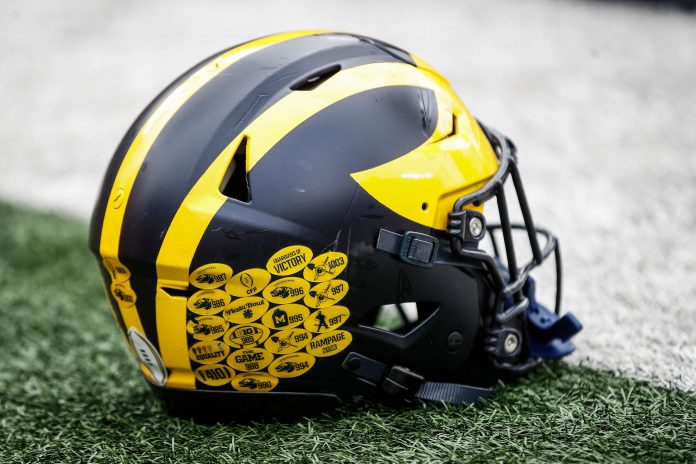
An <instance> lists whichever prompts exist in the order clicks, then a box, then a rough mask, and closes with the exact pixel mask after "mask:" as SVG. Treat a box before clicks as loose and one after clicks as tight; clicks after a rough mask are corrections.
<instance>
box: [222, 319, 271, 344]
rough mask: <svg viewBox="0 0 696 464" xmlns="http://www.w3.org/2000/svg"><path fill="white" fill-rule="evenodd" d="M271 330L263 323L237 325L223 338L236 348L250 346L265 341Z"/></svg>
mask: <svg viewBox="0 0 696 464" xmlns="http://www.w3.org/2000/svg"><path fill="white" fill-rule="evenodd" d="M270 332H271V331H270V330H268V327H265V326H263V325H261V324H254V323H251V324H243V325H235V326H233V327H232V328H231V329H230V330H228V331H227V333H226V334H225V336H224V337H223V340H224V341H225V343H227V344H229V345H232V346H234V347H235V348H250V347H253V346H256V345H260V344H261V343H263V342H264V340H266V338H268V334H269V333H270Z"/></svg>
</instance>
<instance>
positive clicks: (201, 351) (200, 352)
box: [189, 341, 230, 364]
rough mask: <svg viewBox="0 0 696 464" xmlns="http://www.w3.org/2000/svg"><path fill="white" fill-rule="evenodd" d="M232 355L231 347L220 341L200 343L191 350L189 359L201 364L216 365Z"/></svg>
mask: <svg viewBox="0 0 696 464" xmlns="http://www.w3.org/2000/svg"><path fill="white" fill-rule="evenodd" d="M228 354H230V347H229V346H227V345H225V344H224V343H222V342H219V341H205V342H198V343H196V344H195V345H193V346H192V347H191V348H190V349H189V358H191V360H192V361H196V362H197V363H200V364H216V363H219V362H220V361H222V360H223V359H225V358H226V357H227V355H228Z"/></svg>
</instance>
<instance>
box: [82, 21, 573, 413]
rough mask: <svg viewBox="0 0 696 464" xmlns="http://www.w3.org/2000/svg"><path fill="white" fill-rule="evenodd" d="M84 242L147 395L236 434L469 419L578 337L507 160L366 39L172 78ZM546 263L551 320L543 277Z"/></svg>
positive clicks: (408, 69)
mask: <svg viewBox="0 0 696 464" xmlns="http://www.w3.org/2000/svg"><path fill="white" fill-rule="evenodd" d="M507 184H510V186H509V188H508V190H509V191H512V192H513V193H514V194H515V196H516V197H517V199H518V203H519V206H520V208H519V209H520V211H521V217H522V221H521V222H520V223H513V222H512V220H511V215H510V214H509V209H508V200H507V199H508V197H510V194H509V193H508V195H506V189H505V186H506V185H507ZM487 203H494V205H493V206H494V208H488V210H487V212H484V207H486V206H487ZM492 209H497V211H498V213H497V214H492V212H491V210H492ZM491 216H495V217H498V218H499V220H495V217H493V218H491ZM494 222H495V223H494ZM519 236H522V237H523V239H524V240H523V241H522V242H523V243H524V245H525V247H526V248H527V249H528V250H529V251H530V254H531V258H530V259H529V261H528V262H526V263H521V262H519V261H520V258H519V256H518V254H519V252H520V250H519V246H518V247H517V249H516V242H517V244H518V245H519V243H520V240H519V238H518V237H519ZM486 237H487V238H486ZM484 239H485V243H484ZM489 241H490V242H489ZM489 243H490V244H489ZM90 247H91V249H92V251H93V252H94V254H95V255H96V257H97V258H98V261H99V267H100V270H101V274H102V277H103V281H104V285H105V287H106V290H107V297H108V300H109V303H110V306H111V308H112V311H113V315H114V317H115V319H116V321H117V323H118V326H119V328H120V330H121V331H122V333H123V335H124V336H125V338H126V340H127V341H128V346H129V348H130V350H131V352H132V353H133V354H134V356H135V359H136V360H137V362H138V365H139V366H140V370H141V371H142V374H143V375H144V376H145V378H146V379H147V380H148V381H149V383H150V385H152V386H153V388H154V389H155V390H156V391H158V392H159V393H160V394H161V395H162V396H163V397H164V398H165V399H166V400H167V402H168V403H169V404H170V406H173V407H174V408H176V407H177V405H179V406H181V405H188V406H190V407H191V408H194V409H196V408H198V409H206V408H207V410H210V411H213V412H214V413H215V414H219V415H221V416H222V415H226V417H233V416H235V413H237V414H238V415H249V414H251V413H255V412H258V411H263V413H270V414H275V415H283V414H285V413H288V412H290V411H297V412H300V413H306V412H307V411H309V410H315V409H320V408H324V407H327V406H331V405H334V404H338V403H339V402H340V400H341V399H345V398H349V397H351V396H353V395H362V396H377V397H382V398H401V399H405V400H423V401H429V400H430V401H444V402H450V403H458V404H461V403H471V402H474V401H476V400H478V399H480V398H486V397H487V396H489V395H490V394H491V392H492V391H493V389H494V388H495V385H496V383H497V381H498V379H500V378H501V377H502V376H504V375H508V374H519V373H522V372H525V371H528V370H529V369H531V368H532V367H534V366H535V365H537V364H538V363H539V362H540V361H541V360H543V359H555V358H560V357H562V356H565V355H567V354H568V353H570V352H571V351H572V350H573V349H574V347H573V344H572V342H571V341H570V339H571V337H572V336H573V335H575V334H576V333H577V332H578V331H579V330H580V329H581V325H580V323H579V322H578V321H577V319H575V318H574V317H573V316H572V314H570V313H566V314H565V315H563V316H561V314H560V300H561V291H560V288H561V259H560V254H559V249H558V242H557V240H556V238H555V237H554V236H553V235H552V234H551V233H550V232H549V231H547V230H545V229H542V228H538V227H536V226H535V225H534V222H533V220H532V214H531V211H530V208H529V206H528V203H527V200H526V198H525V194H524V190H523V187H522V180H521V176H520V173H519V170H518V167H517V154H516V149H515V146H514V145H513V143H512V142H511V141H510V140H509V139H508V138H507V137H505V136H504V135H502V134H500V133H499V132H497V131H496V130H494V129H492V128H491V127H488V126H486V125H484V124H482V123H480V122H479V121H477V120H476V119H475V118H474V117H473V116H472V115H471V114H470V113H469V111H468V110H467V109H466V108H465V107H464V105H463V104H462V102H461V101H460V99H459V98H458V97H457V95H456V94H455V93H454V91H453V90H452V88H451V87H450V85H449V83H448V82H447V81H446V80H445V79H444V78H443V77H442V76H441V75H440V74H438V73H437V72H436V71H435V70H434V69H433V68H432V67H430V66H429V65H427V64H426V63H424V62H423V61H422V60H420V59H419V58H417V57H416V56H414V55H413V54H410V53H408V52H406V51H404V50H402V49H400V48H397V47H395V46H392V45H389V44H387V43H384V42H381V41H379V40H375V39H371V38H367V37H363V36H359V35H354V34H346V33H335V32H326V31H301V32H290V33H284V34H278V35H272V36H268V37H264V38H260V39H257V40H253V41H250V42H247V43H244V44H242V45H238V46H235V47H232V48H230V49H228V50H225V51H223V52H220V53H218V54H215V55H213V56H212V57H210V58H208V59H206V60H204V61H203V62H201V63H200V64H198V65H196V66H194V67H193V68H192V69H190V70H189V71H188V72H186V73H185V74H183V75H182V76H181V77H179V78H178V79H177V80H176V81H174V83H172V84H171V85H170V86H169V87H167V88H166V89H165V90H164V91H163V92H162V93H161V94H160V95H159V96H157V97H156V98H155V100H154V101H153V102H152V103H151V104H150V105H149V106H148V107H147V108H146V109H145V110H144V112H143V113H142V114H141V115H140V116H139V117H138V119H137V120H136V121H135V123H134V124H133V125H132V127H131V128H130V130H129V131H128V132H127V134H126V135H125V137H124V138H123V141H122V142H121V144H120V145H119V147H118V148H117V150H116V152H115V154H114V156H113V159H112V160H111V163H110V165H109V167H108V170H107V172H106V175H105V178H104V182H103V187H102V190H101V193H100V194H99V197H98V201H97V203H96V206H95V209H94V214H93V217H92V222H91V232H90ZM551 255H554V260H555V269H556V272H555V273H556V282H557V283H556V287H557V288H556V296H555V306H554V310H552V311H551V310H548V309H546V307H544V306H542V305H541V304H540V303H539V302H538V301H537V299H536V296H535V286H536V285H535V281H534V280H533V279H532V277H530V272H531V271H532V270H533V269H534V268H535V267H537V266H539V265H540V264H542V262H544V261H545V260H546V259H547V258H549V257H550V256H551Z"/></svg>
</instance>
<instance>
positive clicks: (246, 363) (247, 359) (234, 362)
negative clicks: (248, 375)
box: [227, 348, 273, 372]
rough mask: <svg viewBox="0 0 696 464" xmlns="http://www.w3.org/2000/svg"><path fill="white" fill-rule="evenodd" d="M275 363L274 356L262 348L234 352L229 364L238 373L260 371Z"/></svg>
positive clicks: (228, 359)
mask: <svg viewBox="0 0 696 464" xmlns="http://www.w3.org/2000/svg"><path fill="white" fill-rule="evenodd" d="M272 362H273V354H271V353H269V352H268V351H266V350H264V349H261V348H244V349H241V350H237V351H233V352H232V354H231V355H230V357H229V358H227V364H229V365H230V366H232V367H234V368H235V369H237V370H238V371H245V372H246V371H258V370H259V369H263V368H264V367H266V366H268V365H269V364H271V363H272Z"/></svg>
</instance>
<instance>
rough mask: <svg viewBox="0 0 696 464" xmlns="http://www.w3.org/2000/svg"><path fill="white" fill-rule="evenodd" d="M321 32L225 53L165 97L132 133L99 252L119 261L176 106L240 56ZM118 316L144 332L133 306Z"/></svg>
mask: <svg viewBox="0 0 696 464" xmlns="http://www.w3.org/2000/svg"><path fill="white" fill-rule="evenodd" d="M320 32H323V31H299V32H289V33H284V34H277V35H272V36H268V37H264V38H261V39H258V40H255V41H252V42H248V43H246V44H244V45H241V46H239V47H237V48H234V49H232V50H229V51H227V52H224V53H222V54H221V55H219V56H217V57H215V58H213V59H212V60H211V61H209V62H208V63H207V64H205V65H204V66H203V67H202V68H201V69H199V70H198V71H196V72H195V73H194V74H192V75H191V76H190V77H189V78H188V79H186V80H185V81H184V82H183V83H182V84H181V85H179V87H177V88H176V89H175V90H173V91H172V92H171V94H169V95H168V96H167V98H166V99H165V100H164V101H163V102H162V104H161V105H160V106H159V107H158V108H157V109H156V110H155V111H154V112H153V113H152V115H151V116H150V117H149V118H148V120H147V122H146V123H145V124H144V125H143V127H142V128H141V129H140V132H139V133H138V134H137V135H136V136H135V138H134V140H133V143H132V144H131V145H130V147H129V149H128V151H127V152H126V155H125V157H124V158H123V161H122V163H121V166H120V167H119V170H118V173H117V174H116V178H115V180H114V183H113V186H112V188H111V193H110V194H109V199H108V204H107V207H106V210H105V213H104V221H103V225H102V232H101V241H100V244H99V252H100V254H101V255H102V256H103V257H108V258H111V259H114V260H118V250H119V241H120V237H121V227H122V225H123V217H124V213H125V210H126V207H127V204H128V199H129V196H130V192H131V189H132V187H133V183H134V182H135V178H136V176H137V174H138V171H140V168H141V167H142V164H143V161H144V160H145V157H146V156H147V153H148V152H149V150H150V148H151V147H152V145H153V143H154V142H155V140H156V139H157V136H158V135H159V134H160V132H161V131H162V129H163V128H164V126H165V125H166V124H167V122H169V120H170V119H171V118H172V116H173V115H174V114H175V113H176V112H177V111H178V109H179V108H180V107H181V106H182V105H183V104H184V103H185V102H186V101H187V100H188V99H189V98H190V97H191V96H192V95H193V94H195V93H196V92H197V91H198V90H199V89H200V88H201V87H203V86H204V85H205V84H206V83H208V82H209V81H210V80H211V79H213V78H214V77H215V76H216V75H218V74H219V73H220V72H222V71H223V70H224V69H225V68H227V67H228V66H230V65H231V64H233V63H235V62H236V61H238V60H240V59H241V58H244V57H245V56H248V55H250V54H251V53H254V52H256V51H258V50H261V49H263V48H266V47H268V46H270V45H273V44H276V43H279V42H283V41H286V40H289V39H292V38H295V37H301V36H305V35H311V34H316V33H320ZM121 315H122V317H123V322H124V325H125V329H126V330H128V329H129V328H130V327H134V328H136V329H137V330H138V331H139V332H141V333H145V331H144V330H143V327H142V323H141V322H140V317H139V315H138V311H137V308H136V305H133V306H130V307H128V308H124V307H122V308H121Z"/></svg>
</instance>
